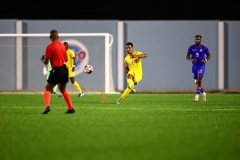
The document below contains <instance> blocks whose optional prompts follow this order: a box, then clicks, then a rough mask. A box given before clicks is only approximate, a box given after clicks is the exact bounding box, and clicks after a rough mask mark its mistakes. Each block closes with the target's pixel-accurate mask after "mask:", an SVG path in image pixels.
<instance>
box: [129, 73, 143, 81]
mask: <svg viewBox="0 0 240 160" xmlns="http://www.w3.org/2000/svg"><path fill="white" fill-rule="evenodd" d="M127 74H131V75H133V77H134V78H133V81H134V82H136V83H138V82H140V81H141V80H142V77H143V75H142V73H139V72H134V71H129V72H128V73H127Z"/></svg>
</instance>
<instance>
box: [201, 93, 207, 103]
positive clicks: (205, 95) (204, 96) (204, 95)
mask: <svg viewBox="0 0 240 160" xmlns="http://www.w3.org/2000/svg"><path fill="white" fill-rule="evenodd" d="M202 95H203V98H202V101H203V102H206V101H207V94H206V93H205V92H203V94H202Z"/></svg>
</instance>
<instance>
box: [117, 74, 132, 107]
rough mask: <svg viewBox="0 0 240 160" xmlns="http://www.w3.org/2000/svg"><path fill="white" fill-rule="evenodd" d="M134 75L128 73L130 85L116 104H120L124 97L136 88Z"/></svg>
mask: <svg viewBox="0 0 240 160" xmlns="http://www.w3.org/2000/svg"><path fill="white" fill-rule="evenodd" d="M133 79H134V76H133V75H132V74H128V75H127V83H128V87H127V88H126V89H125V90H124V92H123V93H122V95H121V96H120V98H118V100H117V102H116V104H120V103H121V102H122V100H123V99H124V98H126V97H127V95H128V94H129V93H130V92H131V91H132V90H133V89H134V82H133Z"/></svg>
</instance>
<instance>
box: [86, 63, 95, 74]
mask: <svg viewBox="0 0 240 160" xmlns="http://www.w3.org/2000/svg"><path fill="white" fill-rule="evenodd" d="M84 72H85V73H86V74H91V73H92V72H93V66H92V65H90V64H87V65H86V66H85V68H84Z"/></svg>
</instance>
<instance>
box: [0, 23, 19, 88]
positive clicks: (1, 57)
mask: <svg viewBox="0 0 240 160" xmlns="http://www.w3.org/2000/svg"><path fill="white" fill-rule="evenodd" d="M15 32H16V20H0V33H15ZM1 39H2V38H0V41H1ZM5 42H6V43H5V44H6V45H9V43H8V42H9V41H8V40H6V41H5ZM12 49H13V48H12ZM12 49H11V48H8V49H7V50H2V49H0V75H1V76H0V89H2V90H13V89H15V88H16V81H15V80H16V66H15V64H16V58H15V57H16V54H15V53H13V52H10V53H9V52H8V51H9V50H12Z"/></svg>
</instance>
